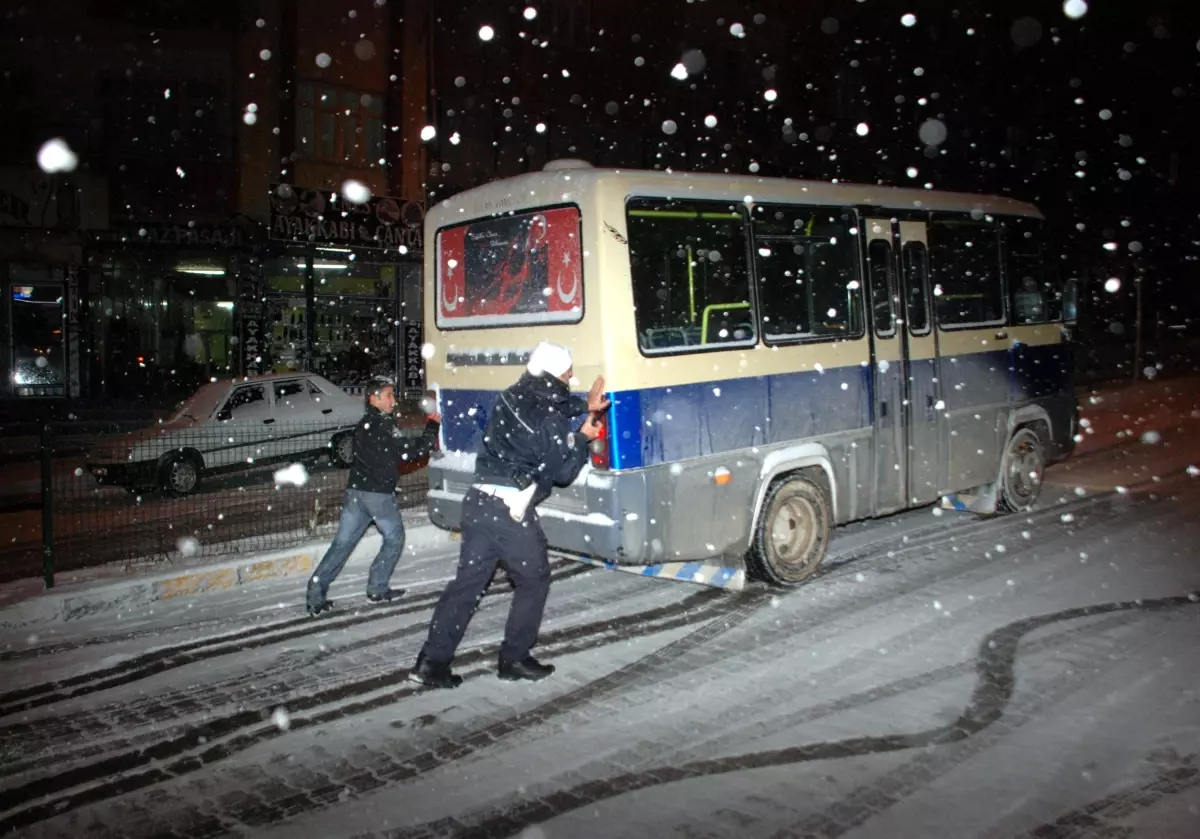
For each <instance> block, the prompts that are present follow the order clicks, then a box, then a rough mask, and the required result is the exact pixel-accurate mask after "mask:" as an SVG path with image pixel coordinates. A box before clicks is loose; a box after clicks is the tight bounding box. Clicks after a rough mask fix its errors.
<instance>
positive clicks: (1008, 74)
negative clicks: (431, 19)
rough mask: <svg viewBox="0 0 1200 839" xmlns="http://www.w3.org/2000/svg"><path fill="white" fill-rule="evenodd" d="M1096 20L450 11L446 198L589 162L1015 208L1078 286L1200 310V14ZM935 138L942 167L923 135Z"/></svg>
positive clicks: (444, 94)
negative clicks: (971, 195) (1030, 209)
mask: <svg viewBox="0 0 1200 839" xmlns="http://www.w3.org/2000/svg"><path fill="white" fill-rule="evenodd" d="M534 5H536V4H534ZM548 6H549V4H547V7H548ZM1088 6H1089V8H1088V10H1087V13H1086V14H1085V15H1084V16H1083V17H1081V18H1079V19H1070V18H1069V17H1068V16H1067V15H1066V14H1065V12H1064V6H1063V3H1062V2H1061V0H1024V2H1010V3H1003V4H1001V3H995V2H990V1H989V0H958V2H934V1H933V0H924V1H919V0H913V1H912V2H895V0H864V2H856V0H837V2H830V1H829V0H826V2H805V3H794V2H761V3H751V4H746V3H735V2H720V1H719V0H705V2H686V0H672V1H671V2H666V3H661V4H636V3H626V2H613V3H609V4H593V11H592V13H591V16H590V19H589V20H588V22H590V27H589V26H584V25H581V22H580V20H579V19H578V18H577V19H576V20H575V23H576V26H575V28H574V30H572V29H571V27H570V26H567V25H564V21H563V18H562V17H561V16H556V15H554V14H553V12H552V11H551V10H549V9H548V8H547V7H541V8H539V14H538V17H537V18H536V19H535V20H533V21H528V20H526V19H524V17H523V15H522V9H523V4H522V5H513V6H508V7H498V6H496V5H494V4H490V3H482V2H480V3H474V4H468V8H465V9H459V10H456V11H447V10H442V11H441V12H439V19H440V30H439V34H438V36H437V37H438V39H439V49H438V52H437V59H436V61H437V70H436V77H435V84H436V88H437V89H436V103H437V109H436V112H437V119H438V129H439V142H438V144H437V145H436V147H435V148H434V150H433V151H434V155H435V157H436V158H437V159H438V160H439V161H441V162H443V168H447V167H448V171H446V172H444V173H443V175H442V178H441V182H440V183H435V184H433V186H434V187H435V189H437V191H438V192H440V193H441V194H442V195H445V194H448V193H449V192H453V191H456V190H458V189H461V188H463V187H466V186H469V185H471V184H472V183H476V182H478V181H479V180H480V179H481V177H482V175H483V173H484V172H486V171H488V170H492V169H493V167H494V170H495V171H498V172H499V173H500V174H516V173H517V172H520V171H526V170H527V169H529V168H537V167H538V166H540V165H541V163H542V162H543V161H544V160H545V159H546V158H547V157H562V156H579V157H583V158H585V159H588V160H590V161H592V162H594V163H596V164H598V165H611V166H645V167H652V166H657V167H668V166H669V167H672V168H675V169H678V170H702V171H724V170H728V171H730V172H736V173H749V172H753V171H756V172H758V173H759V174H762V175H771V176H789V177H809V178H818V179H830V178H841V179H845V180H850V181H858V182H872V181H878V182H882V183H890V184H900V185H908V186H912V185H918V186H921V185H925V184H932V185H933V187H935V188H938V189H954V190H964V191H973V192H988V193H1002V194H1011V195H1014V196H1016V197H1019V198H1023V199H1027V200H1032V201H1035V202H1036V203H1038V204H1039V205H1040V206H1041V207H1042V208H1043V210H1044V211H1045V212H1046V213H1047V215H1048V216H1049V217H1050V221H1051V224H1052V227H1053V229H1054V230H1055V232H1056V233H1057V234H1058V235H1059V237H1060V239H1061V241H1062V243H1063V248H1064V253H1065V254H1067V255H1068V256H1069V257H1070V260H1071V262H1072V264H1073V265H1074V266H1076V269H1082V268H1083V267H1084V265H1085V264H1086V265H1088V266H1091V269H1092V271H1093V272H1095V273H1101V274H1111V273H1120V274H1123V275H1128V274H1130V273H1132V272H1133V271H1134V270H1135V268H1136V267H1137V266H1138V265H1140V266H1141V267H1142V268H1143V270H1148V271H1149V272H1150V274H1151V275H1152V277H1153V279H1154V282H1155V285H1156V286H1159V285H1161V286H1163V288H1161V289H1159V292H1158V293H1159V295H1160V296H1161V298H1162V301H1163V304H1164V306H1169V305H1172V304H1175V305H1179V304H1185V303H1186V302H1187V301H1188V300H1189V299H1192V303H1190V304H1187V305H1188V306H1196V307H1197V308H1200V300H1194V299H1193V298H1194V296H1195V294H1196V287H1197V285H1200V283H1197V282H1196V281H1195V268H1196V263H1195V262H1190V261H1188V257H1191V258H1192V259H1196V258H1197V257H1198V255H1200V247H1197V245H1195V244H1193V242H1194V241H1196V240H1200V231H1197V229H1196V228H1197V224H1196V220H1197V216H1196V211H1195V201H1194V200H1193V199H1194V197H1195V194H1196V191H1197V187H1198V185H1200V156H1197V154H1196V152H1195V151H1194V150H1193V148H1194V143H1193V142H1192V131H1193V130H1194V128H1193V126H1195V124H1196V123H1197V120H1196V118H1195V117H1196V95H1197V85H1196V82H1197V66H1198V65H1200V40H1198V39H1200V26H1198V25H1197V21H1198V19H1200V13H1198V11H1197V8H1196V6H1197V4H1195V3H1192V2H1187V1H1186V0H1184V2H1167V0H1148V2H1127V1H1126V0H1092V2H1090V3H1089V4H1088ZM906 14H912V15H914V16H915V17H916V22H915V24H913V25H911V26H906V25H905V21H904V20H903V18H904V16H905V15H906ZM482 24H488V25H491V26H492V27H494V29H495V32H496V36H495V38H494V39H493V40H492V41H491V42H488V43H483V42H481V41H480V39H479V37H478V34H477V33H478V30H479V27H480V26H481V25H482ZM735 24H740V35H739V31H738V30H736V29H735V28H734V27H735ZM584 30H587V31H586V32H585V31H584ZM522 32H523V33H525V37H521V34H520V33H522ZM572 35H574V37H572ZM534 39H549V40H550V42H551V43H550V46H549V47H542V46H541V45H540V44H535V43H534ZM692 51H699V54H702V56H703V59H702V65H699V66H702V69H699V72H693V73H691V74H690V75H689V77H688V78H687V79H686V80H682V81H681V80H677V79H675V78H672V77H671V75H670V72H671V69H672V67H673V66H674V65H675V64H676V63H677V62H679V61H681V60H685V61H687V62H688V63H689V64H692V65H693V70H697V69H698V65H697V64H696V58H697V53H695V52H692ZM689 53H690V56H689ZM685 56H688V58H686V59H685ZM639 59H640V61H639ZM564 71H566V72H565V73H564ZM506 76H507V77H508V81H507V82H506V81H505V77H506ZM768 89H772V90H774V91H775V92H776V98H775V99H774V101H767V99H766V98H765V96H764V94H765V92H766V91H767V90H768ZM514 97H516V98H518V99H519V104H515V105H514V104H513V101H512V100H513V98H514ZM709 116H711V117H715V118H716V127H715V128H709V127H707V126H706V125H705V119H706V117H709ZM931 119H933V120H937V121H939V122H940V123H941V124H942V125H944V126H945V129H946V132H945V134H946V136H945V140H944V141H943V142H942V143H941V144H940V145H939V146H938V147H937V148H931V147H929V146H927V145H926V144H925V143H923V142H922V140H921V136H920V129H921V126H922V124H923V123H925V122H926V121H928V120H931ZM667 121H670V122H671V123H673V124H674V126H675V131H674V133H671V134H668V133H666V132H665V131H664V123H666V122H667ZM539 122H540V123H544V124H545V125H546V126H547V128H548V130H547V131H546V133H544V134H542V133H538V132H537V131H536V125H537V124H538V123H539ZM860 123H865V124H866V126H867V128H868V131H867V133H866V135H865V136H860V135H859V133H858V126H859V124H860ZM667 130H670V125H668V126H667ZM455 131H458V132H460V134H461V136H462V138H463V142H462V143H461V144H460V145H458V146H451V145H450V144H449V143H448V142H447V141H446V138H448V137H450V136H451V135H452V134H453V133H454V132H455ZM493 144H494V145H493ZM1080 225H1082V226H1083V228H1082V230H1081V229H1080V227H1079V226H1080ZM1110 241H1115V242H1117V243H1118V246H1119V250H1118V251H1117V252H1116V253H1110V252H1108V251H1105V250H1104V249H1103V248H1102V245H1103V243H1104V242H1110ZM1131 243H1132V244H1133V247H1134V248H1137V247H1141V250H1140V251H1139V252H1138V253H1137V254H1136V255H1135V254H1134V253H1132V252H1131V251H1130V245H1131Z"/></svg>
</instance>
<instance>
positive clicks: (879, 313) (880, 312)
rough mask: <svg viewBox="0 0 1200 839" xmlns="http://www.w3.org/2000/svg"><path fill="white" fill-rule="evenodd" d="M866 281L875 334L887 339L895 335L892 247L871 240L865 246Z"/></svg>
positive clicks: (877, 240) (886, 243)
mask: <svg viewBox="0 0 1200 839" xmlns="http://www.w3.org/2000/svg"><path fill="white" fill-rule="evenodd" d="M867 281H868V283H869V285H870V292H871V312H872V314H873V315H874V318H875V321H874V322H875V334H876V335H878V336H880V337H881V338H887V337H889V336H891V335H895V334H896V315H895V312H894V311H893V309H892V246H891V244H890V243H889V242H886V241H884V240H883V239H873V240H871V244H869V245H868V246H867Z"/></svg>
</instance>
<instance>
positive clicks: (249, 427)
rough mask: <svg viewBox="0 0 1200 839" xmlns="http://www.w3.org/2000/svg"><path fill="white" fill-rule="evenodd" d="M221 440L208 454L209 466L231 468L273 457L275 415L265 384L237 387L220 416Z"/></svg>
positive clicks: (222, 407) (269, 393) (218, 415)
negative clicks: (271, 455) (271, 453)
mask: <svg viewBox="0 0 1200 839" xmlns="http://www.w3.org/2000/svg"><path fill="white" fill-rule="evenodd" d="M217 422H218V426H219V428H220V438H219V440H218V441H216V442H217V445H216V446H214V447H213V448H212V449H211V450H210V451H208V452H205V453H204V463H205V466H207V467H209V468H214V467H228V466H233V465H235V464H238V463H254V462H255V461H258V460H262V459H264V458H266V457H269V456H270V451H271V445H272V440H271V438H272V428H271V426H273V425H274V424H275V415H274V411H273V409H272V406H271V392H270V391H269V390H268V388H267V385H266V384H264V383H262V382H248V383H246V384H241V385H238V386H236V387H235V388H234V389H233V390H232V391H230V393H229V398H228V399H226V400H225V404H224V405H222V406H221V410H220V411H218V412H217Z"/></svg>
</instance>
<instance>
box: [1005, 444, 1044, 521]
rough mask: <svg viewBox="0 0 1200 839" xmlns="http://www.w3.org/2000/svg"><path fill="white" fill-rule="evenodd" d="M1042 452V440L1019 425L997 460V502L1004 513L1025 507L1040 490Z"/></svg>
mask: <svg viewBox="0 0 1200 839" xmlns="http://www.w3.org/2000/svg"><path fill="white" fill-rule="evenodd" d="M1045 472H1046V455H1045V452H1044V450H1043V449H1042V441H1041V439H1040V438H1039V437H1038V436H1037V434H1036V433H1035V432H1034V431H1033V429H1031V428H1019V429H1017V432H1016V433H1015V434H1013V436H1012V437H1011V438H1010V439H1009V441H1008V446H1007V447H1006V448H1005V449H1004V458H1003V459H1002V460H1001V461H1000V486H999V493H998V495H999V499H998V501H999V503H998V504H997V509H998V510H999V511H1000V512H1005V513H1018V512H1021V511H1022V510H1028V509H1029V508H1030V507H1032V506H1033V505H1034V503H1035V502H1036V501H1037V499H1038V495H1039V494H1040V493H1041V491H1042V477H1043V476H1044V475H1045Z"/></svg>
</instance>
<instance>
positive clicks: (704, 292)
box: [626, 198, 758, 352]
mask: <svg viewBox="0 0 1200 839" xmlns="http://www.w3.org/2000/svg"><path fill="white" fill-rule="evenodd" d="M626 216H627V218H626V223H627V230H628V234H629V254H630V274H631V276H632V278H633V301H634V307H635V309H634V322H635V324H636V328H637V333H638V344H639V346H640V347H641V349H642V350H643V351H650V352H669V351H675V352H687V351H689V350H691V349H693V348H696V349H699V348H703V347H712V346H718V345H727V344H732V345H738V346H750V345H753V344H754V343H756V341H757V338H758V336H757V334H756V332H755V327H754V320H755V319H754V316H753V312H752V310H751V308H750V299H751V298H750V271H749V258H748V254H747V250H748V243H747V228H746V222H745V207H744V205H743V204H741V202H736V203H732V204H731V203H725V202H717V201H687V202H683V201H671V200H668V199H665V198H634V199H631V200H630V201H629V202H628V204H627V206H626Z"/></svg>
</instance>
